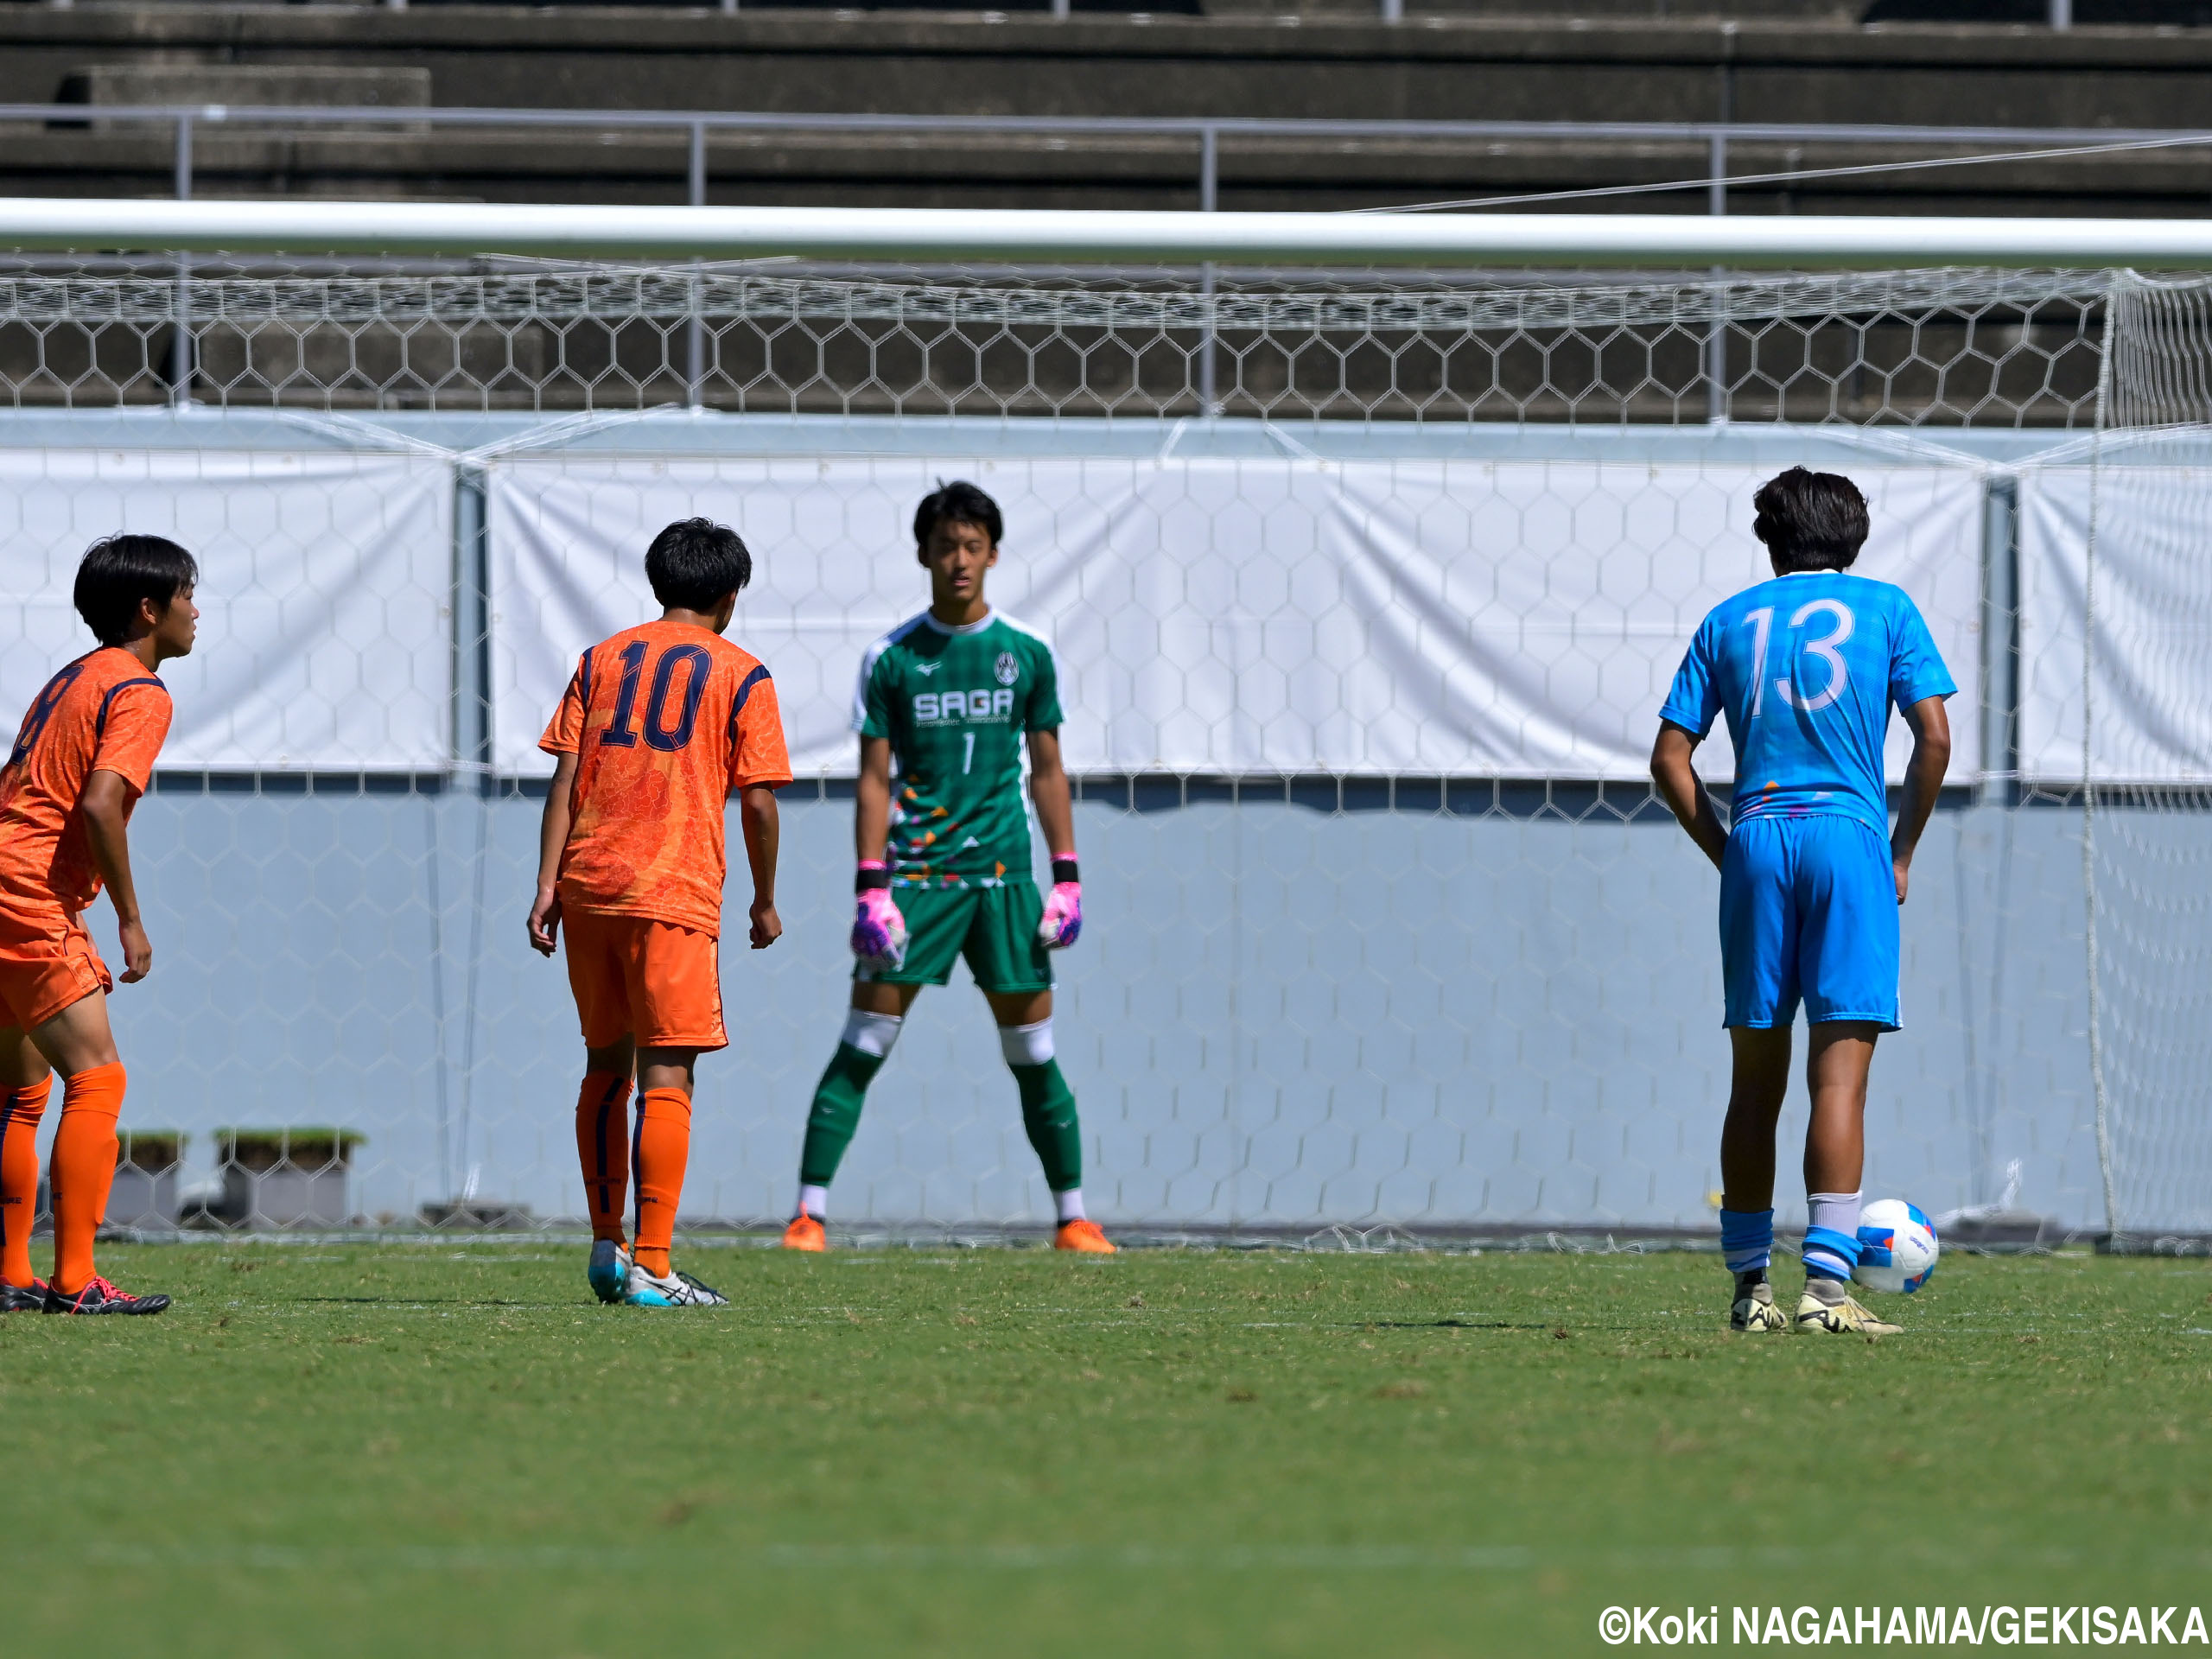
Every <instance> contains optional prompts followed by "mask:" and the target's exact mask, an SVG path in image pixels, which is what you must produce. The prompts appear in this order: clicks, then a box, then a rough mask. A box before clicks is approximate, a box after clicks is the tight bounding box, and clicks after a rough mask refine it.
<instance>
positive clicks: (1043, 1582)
mask: <svg viewBox="0 0 2212 1659" xmlns="http://www.w3.org/2000/svg"><path fill="white" fill-rule="evenodd" d="M583 1255H584V1253H583V1250H582V1248H581V1247H580V1246H573V1245H557V1246H556V1245H550V1244H544V1243H536V1244H524V1245H518V1246H512V1247H486V1248H454V1247H451V1246H427V1245H359V1246H355V1245H346V1246H321V1245H296V1246H277V1245H251V1244H241V1245H236V1246H220V1247H219V1246H212V1245H211V1246H190V1247H157V1246H143V1247H137V1248H130V1249H125V1248H114V1247H111V1248H109V1249H106V1250H105V1252H104V1254H103V1258H102V1266H103V1268H104V1269H105V1270H106V1271H108V1272H110V1273H111V1274H113V1275H114V1276H115V1277H116V1278H117V1279H118V1281H120V1282H122V1283H123V1284H124V1285H125V1286H126V1287H133V1288H145V1289H155V1288H166V1289H168V1290H171V1291H173V1292H174V1293H175V1294H176V1296H177V1305H176V1306H175V1308H174V1309H173V1310H172V1311H171V1312H170V1313H168V1315H166V1316H164V1317H162V1318H161V1319H156V1320H98V1319H49V1318H41V1317H37V1316H32V1315H16V1316H13V1317H10V1318H7V1319H0V1421H4V1422H5V1423H6V1425H7V1426H8V1430H9V1443H10V1457H9V1460H8V1465H9V1466H8V1473H9V1483H8V1484H9V1487H10V1495H9V1500H8V1502H7V1504H6V1506H5V1513H6V1515H7V1516H8V1520H7V1523H6V1526H5V1535H6V1537H7V1539H8V1549H9V1554H10V1564H11V1569H12V1571H11V1575H10V1576H11V1583H10V1594H9V1597H8V1603H9V1607H8V1612H7V1615H6V1628H7V1629H8V1630H9V1631H10V1636H11V1637H12V1638H13V1639H12V1640H10V1641H9V1642H8V1643H6V1644H5V1645H6V1646H7V1647H8V1648H10V1649H14V1650H17V1651H23V1652H41V1653H59V1654H83V1653H122V1654H143V1655H148V1656H155V1655H159V1656H162V1659H172V1656H194V1655H200V1654H209V1655H214V1654H221V1655H225V1656H260V1655H296V1654H297V1655H315V1656H338V1655H353V1654H412V1653H454V1654H461V1653H499V1654H506V1653H516V1654H524V1653H526V1654H530V1655H533V1656H545V1659H563V1656H582V1655H610V1656H613V1655H623V1656H629V1655H634V1654H654V1653H666V1654H705V1653H744V1654H766V1653H792V1654H797V1653H839V1652H851V1653H884V1654H896V1655H902V1656H903V1655H908V1654H926V1655H940V1654H941V1655H946V1656H970V1655H997V1654H1015V1653H1021V1654H1032V1655H1039V1656H1044V1655H1050V1656H1056V1659H1059V1656H1080V1655H1088V1654H1094V1653H1095V1654H1129V1655H1154V1654H1177V1655H1179V1654H1190V1655H1243V1654H1255V1655H1278V1654H1279V1655H1303V1654H1329V1655H1365V1654H1389V1655H1391V1656H1394V1659H1396V1656H1406V1655H1415V1656H1426V1655H1432V1654H1433V1655H1466V1654H1476V1653H1481V1654H1539V1653H1543V1654H1550V1653H1583V1652H1592V1653H1595V1652H1603V1651H1611V1649H1605V1648H1602V1647H1601V1646H1600V1644H1599V1642H1598V1639H1597V1636H1596V1627H1597V1616H1598V1613H1599V1611H1600V1610H1601V1609H1602V1608H1604V1607H1605V1606H1607V1605H1611V1604H1615V1603H1620V1604H1643V1605H1650V1604H1654V1603H1663V1604H1667V1605H1671V1606H1674V1607H1675V1608H1676V1609H1678V1610H1679V1609H1680V1608H1681V1606H1683V1605H1698V1606H1700V1607H1703V1606H1706V1605H1716V1604H1717V1605H1720V1606H1721V1608H1722V1610H1723V1611H1722V1614H1721V1624H1722V1630H1721V1637H1722V1641H1723V1643H1724V1645H1725V1644H1726V1641H1727V1637H1728V1629H1727V1621H1728V1614H1727V1612H1726V1608H1727V1607H1728V1606H1729V1605H1732V1604H1751V1603H1760V1604H1779V1605H1782V1606H1783V1607H1784V1608H1785V1609H1787V1608H1789V1607H1791V1606H1794V1605H1796V1604H1798V1603H1800V1602H1821V1603H1830V1602H1836V1603H1845V1604H1857V1605H1870V1604H1873V1603H1881V1604H1884V1605H1895V1604H1902V1605H1906V1606H1908V1607H1909V1606H1910V1605H1914V1604H1916V1603H1920V1604H1929V1603H1935V1602H1942V1603H1945V1604H1967V1605H1974V1606H1977V1607H1978V1606H1980V1605H1981V1604H1982V1603H1985V1602H2000V1603H2001V1602H2012V1603H2022V1602H2038V1603H2056V1602H2069V1601H2073V1602H2088V1603H2090V1604H2093V1605H2094V1604H2098V1603H2109V1604H2113V1605H2120V1604H2124V1603H2127V1602H2148V1601H2151V1600H2153V1599H2156V1600H2158V1601H2159V1602H2161V1603H2176V1602H2178V1603H2183V1604H2187V1603H2192V1602H2201V1601H2207V1600H2212V1597H2208V1596H2207V1595H2206V1593H2205V1589H2204V1586H2206V1584H2207V1583H2208V1582H2212V1574H2209V1573H2208V1569H2212V1544H2208V1539H2212V1456H2208V1452H2212V1427H2208V1415H2207V1412H2206V1407H2207V1403H2208V1401H2212V1391H2208V1388H2207V1384H2208V1383H2212V1272H2208V1270H2207V1268H2206V1266H2205V1265H2204V1264H2203V1263H2202V1262H2196V1263H2190V1262H2171V1261H2147V1260H2113V1259H2101V1258H2096V1257H2092V1256H2089V1255H2081V1254H2065V1255H2057V1256H2046V1257H2039V1258H2028V1259H2011V1260H1975V1259H1971V1258H1961V1257H1957V1256H1954V1257H1952V1258H1950V1259H1948V1260H1947V1261H1946V1262H1944V1264H1943V1266H1942V1270H1941V1271H1940V1272H1939V1273H1938V1274H1937V1276H1936V1280H1935V1281H1934V1282H1933V1283H1932V1284H1931V1285H1930V1286H1929V1289H1928V1290H1927V1291H1926V1292H1925V1293H1923V1294H1921V1295H1918V1296H1916V1297H1913V1298H1911V1299H1910V1300H1904V1299H1885V1301H1884V1306H1887V1307H1893V1308H1895V1309H1897V1312H1898V1313H1900V1315H1901V1316H1902V1317H1903V1318H1904V1319H1905V1320H1906V1321H1907V1322H1908V1323H1909V1325H1910V1329H1909V1331H1908V1332H1907V1333H1906V1334H1905V1335H1904V1336H1903V1337H1901V1338H1892V1339H1890V1340H1888V1341H1885V1342H1882V1343H1879V1344H1872V1343H1868V1342H1866V1341H1865V1340H1864V1339H1844V1338H1798V1337H1785V1336H1775V1337H1768V1338H1740V1337H1732V1336H1731V1335H1730V1334H1729V1333H1728V1332H1726V1330H1724V1329H1722V1328H1721V1325H1722V1324H1723V1322H1724V1319H1725V1315H1726V1306H1725V1303H1726V1288H1727V1281H1726V1277H1725V1276H1724V1274H1722V1272H1721V1270H1720V1268H1719V1265H1718V1263H1717V1262H1716V1261H1715V1260H1714V1258H1713V1257H1712V1256H1710V1255H1651V1256H1635V1255H1605V1256H1601V1255H1582V1256H1573V1255H1499V1254H1496V1253H1492V1254H1489V1255H1481V1256H1459V1255H1387V1256H1375V1255H1298V1254H1292V1253H1287V1252H1267V1253H1230V1252H1181V1251H1151V1252H1138V1251H1131V1252H1125V1253H1124V1254H1123V1255H1121V1256H1119V1257H1116V1258H1114V1259H1112V1260H1095V1259H1072V1258H1067V1257H1056V1256H1054V1255H1051V1254H1050V1253H1048V1252H1044V1251H1039V1250H1011V1249H1008V1250H975V1251H944V1252H918V1251H917V1252H909V1251H903V1250H893V1251H845V1252H841V1253H836V1254H832V1255H829V1256H826V1257H819V1258H804V1257H793V1256H789V1255H782V1254H780V1253H776V1252H770V1251H760V1250H702V1249H692V1250H690V1251H689V1252H688V1253H684V1252H679V1254H678V1260H679V1262H684V1263H687V1264H688V1265H689V1266H690V1268H692V1269H693V1270H695V1271H696V1272H698V1273H699V1274H701V1276H702V1277H704V1278H706V1279H707V1280H708V1281H709V1282H711V1283H715V1284H718V1285H719V1286H720V1287H721V1288H723V1289H724V1290H725V1291H727V1292H728V1294H730V1295H731V1296H732V1298H733V1300H734V1303H735V1306H731V1307H729V1308H727V1309H720V1310H715V1311H711V1312H699V1313H694V1312H689V1311H685V1312H669V1313H652V1312H647V1311H645V1310H635V1309H622V1308H601V1307H600V1306H597V1305H595V1304H594V1303H592V1302H591V1301H590V1300H588V1293H586V1291H585V1288H584V1284H583V1272H582V1267H583ZM1784 1266H1785V1271H1783V1273H1782V1274H1779V1275H1778V1278H1779V1281H1780V1283H1781V1286H1782V1287H1783V1289H1784V1290H1787V1291H1792V1292H1794V1288H1795V1287H1794V1283H1793V1279H1794V1274H1793V1273H1792V1272H1791V1271H1789V1270H1788V1264H1784Z"/></svg>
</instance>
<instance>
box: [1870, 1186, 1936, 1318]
mask: <svg viewBox="0 0 2212 1659" xmlns="http://www.w3.org/2000/svg"><path fill="white" fill-rule="evenodd" d="M1936 1253H1937V1246H1936V1224H1935V1223H1934V1222H1932V1221H1930V1220H1929V1219H1928V1217H1927V1216H1926V1215H1925V1214H1923V1212H1922V1211H1921V1208H1920V1206H1919V1205H1916V1204H1907V1203H1906V1202H1905V1201H1904V1199H1903V1198H1877V1199H1875V1201H1874V1202H1873V1203H1872V1204H1870V1205H1867V1206H1866V1208H1865V1209H1864V1210H1861V1211H1859V1265H1858V1266H1857V1267H1856V1268H1853V1269H1852V1274H1851V1276H1852V1277H1853V1279H1856V1280H1857V1281H1859V1283H1860V1284H1862V1285H1864V1286H1866V1287H1867V1289H1869V1290H1888V1291H1897V1292H1901V1293H1903V1294H1905V1295H1908V1296H1909V1295H1910V1294H1912V1293H1913V1292H1914V1291H1916V1290H1918V1289H1919V1288H1920V1287H1922V1286H1923V1285H1924V1284H1926V1283H1927V1282H1928V1278H1929V1274H1932V1273H1934V1272H1935V1271H1936Z"/></svg>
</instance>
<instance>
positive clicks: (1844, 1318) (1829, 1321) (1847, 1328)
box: [1796, 1279, 1904, 1337]
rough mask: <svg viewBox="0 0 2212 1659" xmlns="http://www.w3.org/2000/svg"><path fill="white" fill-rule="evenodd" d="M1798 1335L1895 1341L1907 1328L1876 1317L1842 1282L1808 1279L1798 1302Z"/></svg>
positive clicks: (1837, 1280) (1838, 1280)
mask: <svg viewBox="0 0 2212 1659" xmlns="http://www.w3.org/2000/svg"><path fill="white" fill-rule="evenodd" d="M1796 1329H1797V1330H1799V1331H1828V1332H1834V1333H1835V1334H1837V1335H1838V1336H1853V1335H1855V1336H1861V1337H1894V1336H1896V1335H1897V1333H1898V1332H1901V1331H1903V1330H1904V1326H1903V1325H1891V1324H1888V1323H1886V1322H1885V1321H1884V1320H1881V1319H1876V1318H1875V1317H1874V1315H1873V1313H1872V1311H1871V1310H1869V1309H1868V1308H1866V1306H1862V1305H1861V1304H1860V1302H1859V1299H1858V1298H1857V1297H1855V1296H1853V1294H1851V1293H1850V1291H1849V1290H1847V1288H1845V1287H1844V1282H1843V1281H1842V1280H1840V1279H1808V1280H1807V1281H1805V1294H1803V1295H1802V1296H1800V1297H1799V1298H1798V1299H1797V1322H1796Z"/></svg>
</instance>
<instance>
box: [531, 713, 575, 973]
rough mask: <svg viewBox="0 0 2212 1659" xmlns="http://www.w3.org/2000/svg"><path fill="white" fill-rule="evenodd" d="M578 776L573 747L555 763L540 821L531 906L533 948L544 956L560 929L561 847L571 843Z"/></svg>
mask: <svg viewBox="0 0 2212 1659" xmlns="http://www.w3.org/2000/svg"><path fill="white" fill-rule="evenodd" d="M575 780H576V755H575V750H573V749H571V750H569V752H568V753H565V754H563V755H561V756H559V757H557V758H556V760H555V761H554V763H553V781H552V783H551V784H550V785H548V786H547V788H546V791H545V811H544V815H543V817H540V818H539V819H538V821H537V900H536V901H535V902H534V903H533V904H532V905H531V907H530V948H531V950H535V951H537V954H538V955H539V956H541V957H550V956H551V955H552V954H553V951H554V948H555V941H556V938H558V937H559V934H560V931H561V894H560V892H559V890H558V888H557V887H556V883H557V882H558V881H559V880H560V877H561V849H563V848H564V847H566V846H567V845H568V844H569V823H570V822H571V821H572V819H573V817H574V810H573V808H572V807H571V806H570V804H569V793H570V791H571V788H572V786H573V785H575Z"/></svg>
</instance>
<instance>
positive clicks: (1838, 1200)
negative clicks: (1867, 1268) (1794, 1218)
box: [1805, 1192, 1859, 1279]
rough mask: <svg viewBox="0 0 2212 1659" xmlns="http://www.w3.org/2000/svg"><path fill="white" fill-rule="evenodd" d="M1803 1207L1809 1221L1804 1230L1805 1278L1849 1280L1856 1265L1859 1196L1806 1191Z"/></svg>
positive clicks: (1844, 1193)
mask: <svg viewBox="0 0 2212 1659" xmlns="http://www.w3.org/2000/svg"><path fill="white" fill-rule="evenodd" d="M1805 1208H1806V1210H1807V1211H1808V1212H1809V1214H1810V1218H1811V1221H1812V1225H1811V1226H1809V1227H1808V1228H1806V1229H1805V1276H1806V1277H1807V1278H1808V1279H1849V1278H1850V1277H1851V1270H1852V1269H1853V1268H1855V1267H1857V1266H1858V1265H1859V1194H1858V1193H1856V1192H1808V1193H1807V1194H1806V1195H1805Z"/></svg>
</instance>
